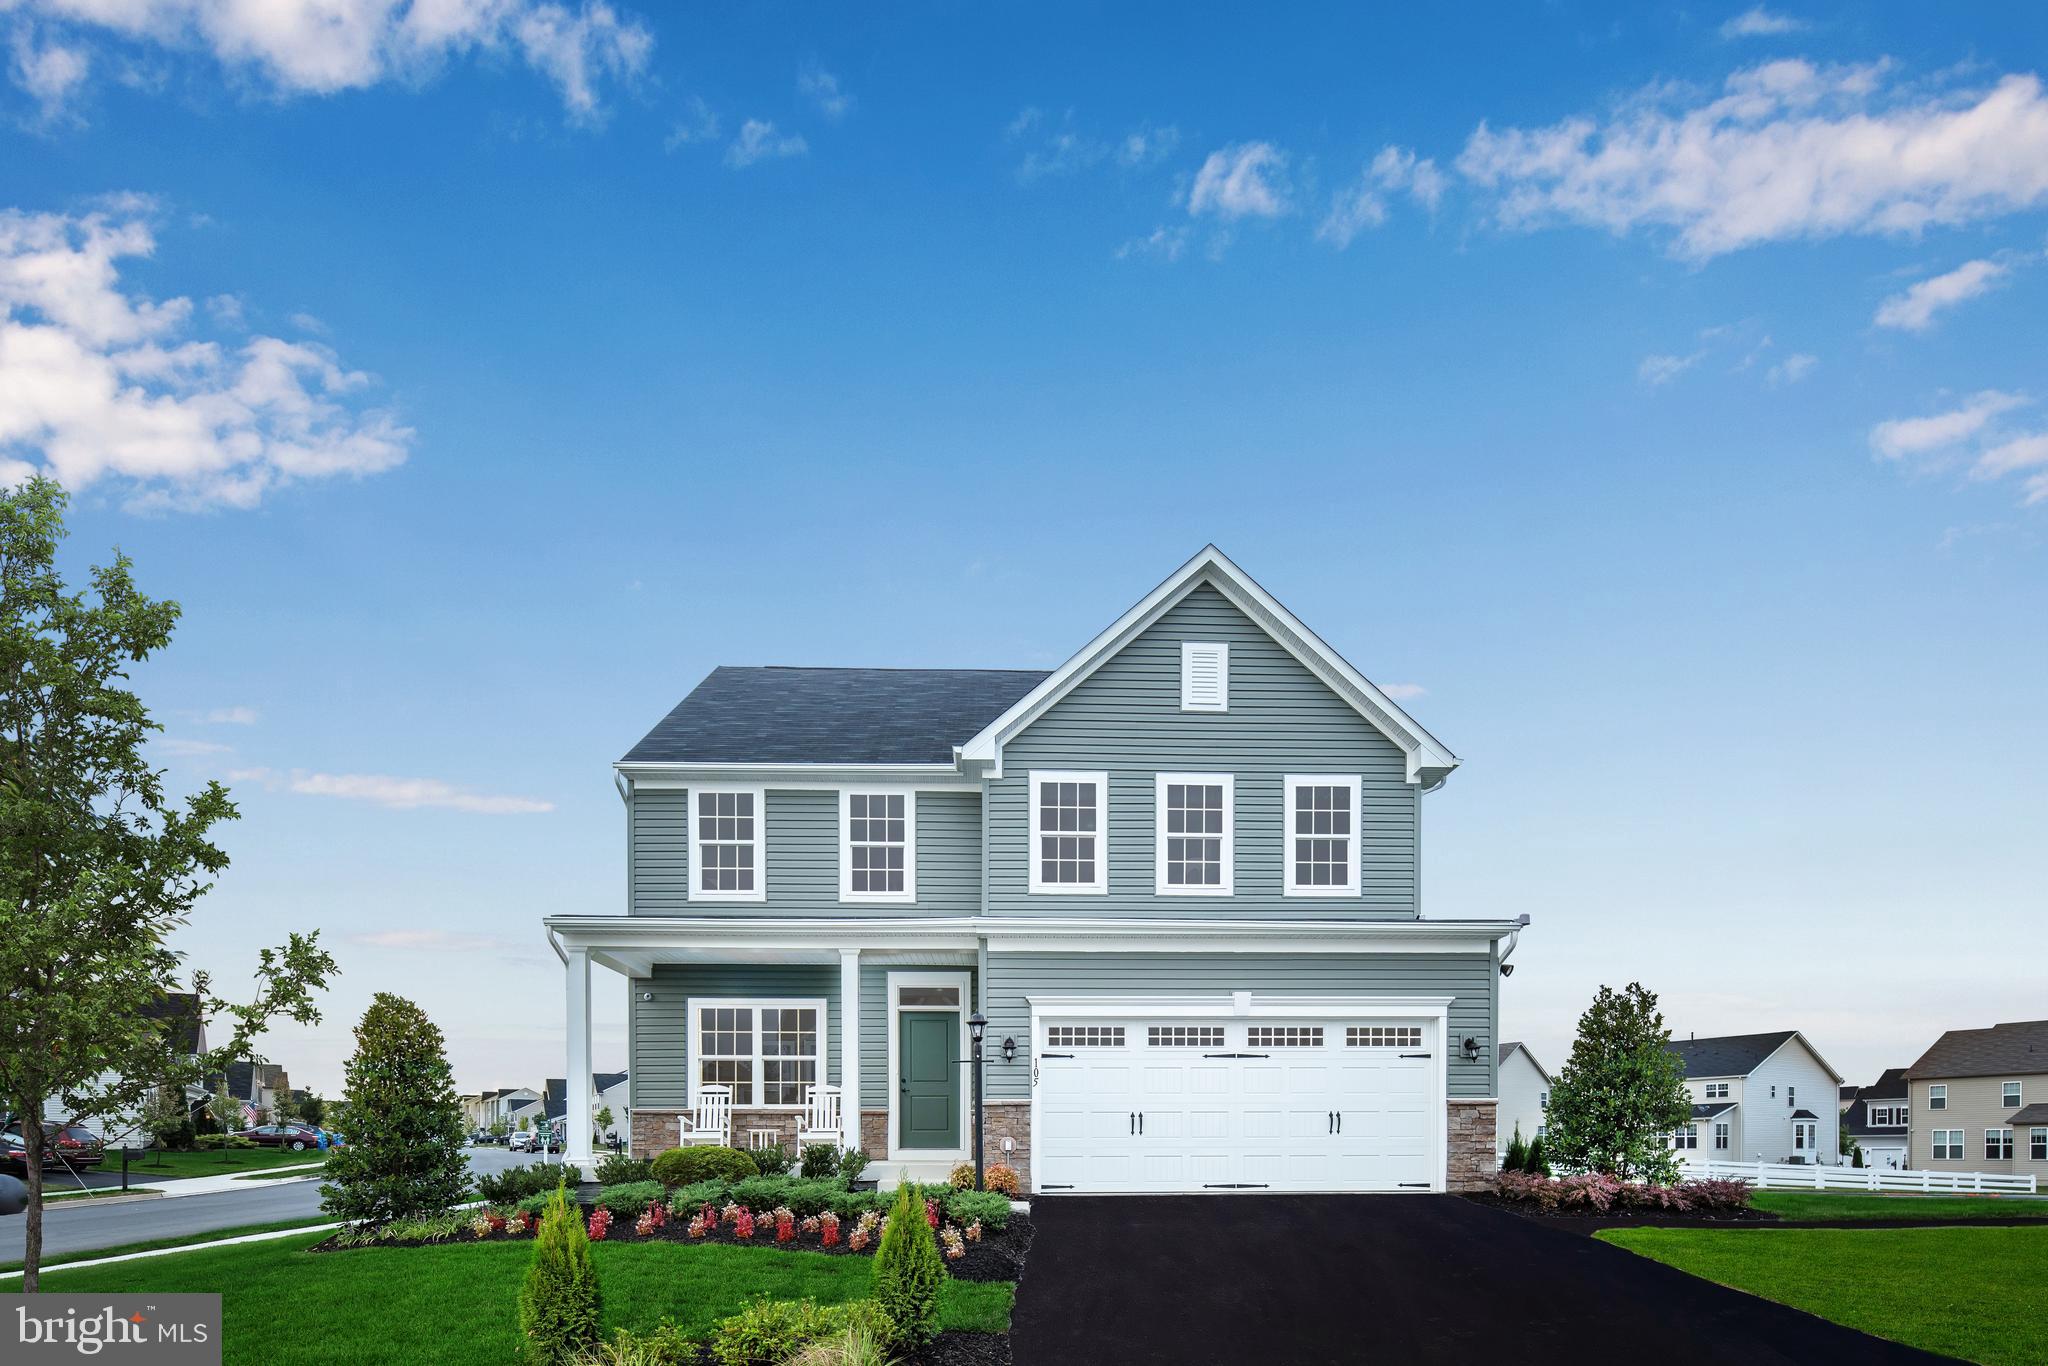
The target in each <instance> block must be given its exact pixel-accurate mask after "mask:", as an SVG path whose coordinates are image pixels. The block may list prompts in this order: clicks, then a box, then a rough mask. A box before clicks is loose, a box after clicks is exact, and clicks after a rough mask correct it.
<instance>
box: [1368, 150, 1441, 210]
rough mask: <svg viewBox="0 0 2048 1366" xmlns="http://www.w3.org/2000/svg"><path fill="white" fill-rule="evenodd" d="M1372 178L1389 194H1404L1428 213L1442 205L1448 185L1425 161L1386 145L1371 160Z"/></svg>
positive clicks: (1434, 168) (1433, 165)
mask: <svg viewBox="0 0 2048 1366" xmlns="http://www.w3.org/2000/svg"><path fill="white" fill-rule="evenodd" d="M1371 174H1372V178H1373V179H1374V180H1376V181H1378V182H1379V183H1380V184H1381V185H1383V186H1385V187H1386V188H1387V189H1389V190H1406V191H1408V193H1409V194H1411V195H1413V196H1415V198H1416V200H1417V201H1418V202H1419V203H1421V204H1422V206H1423V207H1424V208H1426V209H1428V210H1429V211H1430V212H1431V213H1435V212H1436V210H1437V206H1438V205H1439V204H1441V203H1442V202H1443V197H1444V188H1445V186H1446V184H1447V183H1448V181H1447V180H1446V178H1445V176H1444V173H1443V172H1442V171H1440V170H1438V169H1437V164H1436V162H1435V161H1434V160H1432V159H1431V158H1429V157H1417V156H1416V155H1415V153H1413V152H1411V151H1409V150H1408V149H1407V148H1405V147H1396V146H1393V145H1391V144H1390V145H1388V146H1386V147H1382V148H1381V149H1380V154H1379V155H1378V156H1376V157H1374V158H1373V159H1372V167H1371Z"/></svg>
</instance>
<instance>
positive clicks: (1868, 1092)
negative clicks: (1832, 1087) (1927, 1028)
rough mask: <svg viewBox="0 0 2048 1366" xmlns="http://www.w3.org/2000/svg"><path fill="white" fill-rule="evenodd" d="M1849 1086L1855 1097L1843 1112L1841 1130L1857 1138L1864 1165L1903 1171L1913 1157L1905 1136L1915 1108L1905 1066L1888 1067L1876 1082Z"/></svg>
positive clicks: (1884, 1169)
mask: <svg viewBox="0 0 2048 1366" xmlns="http://www.w3.org/2000/svg"><path fill="white" fill-rule="evenodd" d="M1850 1089H1851V1090H1852V1091H1853V1092H1854V1098H1853V1099H1852V1100H1851V1101H1850V1102H1849V1108H1848V1109H1847V1110H1844V1111H1843V1112H1842V1131H1843V1132H1844V1133H1846V1134H1848V1135H1849V1137H1850V1138H1852V1139H1854V1140H1856V1146H1857V1148H1858V1149H1859V1150H1861V1152H1862V1153H1863V1165H1864V1166H1866V1167H1876V1168H1877V1169H1878V1170H1880V1171H1904V1170H1905V1169H1906V1168H1907V1167H1908V1166H1909V1165H1911V1160H1912V1152H1911V1146H1910V1144H1909V1143H1908V1142H1907V1137H1906V1135H1907V1131H1908V1128H1909V1125H1908V1119H1909V1117H1910V1115H1911V1112H1912V1106H1911V1102H1910V1100H1909V1098H1908V1094H1907V1086H1906V1069H1905V1068H1903V1067H1888V1068H1886V1069H1885V1071H1884V1075H1883V1076H1881V1077H1879V1078H1878V1079H1877V1082H1876V1084H1874V1085H1871V1086H1859V1087H1852V1088H1850Z"/></svg>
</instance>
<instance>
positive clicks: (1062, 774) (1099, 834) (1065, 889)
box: [1024, 768, 1109, 896]
mask: <svg viewBox="0 0 2048 1366" xmlns="http://www.w3.org/2000/svg"><path fill="white" fill-rule="evenodd" d="M1024 782H1025V786H1024V794H1025V799H1026V800H1027V801H1029V802H1030V803H1031V810H1030V821H1029V826H1030V836H1029V838H1030V840H1031V844H1030V846H1029V848H1028V850H1027V853H1026V859H1027V862H1026V872H1027V874H1028V876H1029V877H1030V879H1031V881H1030V892H1031V894H1032V895H1034V896H1106V895H1108V893H1109V774H1108V773H1106V772H1101V771H1096V772H1084V771H1081V770H1075V769H1057V768H1040V769H1033V770H1032V771H1031V772H1030V773H1027V774H1026V775H1025V778H1024ZM1040 783H1093V784H1094V785H1095V829H1094V830H1093V831H1092V832H1088V833H1089V834H1090V835H1092V837H1093V839H1094V840H1095V880H1094V881H1093V882H1046V881H1045V880H1043V879H1042V878H1041V877H1040V876H1039V873H1040V872H1041V871H1042V868H1041V864H1040V860H1039V857H1038V847H1039V846H1038V841H1039V838H1040V835H1041V833H1042V832H1041V831H1040V830H1039V806H1038V785H1039V784H1040ZM1075 833H1076V835H1077V836H1078V835H1080V834H1081V833H1082V832H1079V831H1077V832H1075ZM1055 834H1056V835H1057V832H1055Z"/></svg>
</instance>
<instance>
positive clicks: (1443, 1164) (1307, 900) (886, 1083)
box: [546, 547, 1528, 1193]
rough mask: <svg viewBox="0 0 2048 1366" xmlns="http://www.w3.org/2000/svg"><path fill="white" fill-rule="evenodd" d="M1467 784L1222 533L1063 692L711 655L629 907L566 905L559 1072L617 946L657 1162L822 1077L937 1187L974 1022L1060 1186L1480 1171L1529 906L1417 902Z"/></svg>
mask: <svg viewBox="0 0 2048 1366" xmlns="http://www.w3.org/2000/svg"><path fill="white" fill-rule="evenodd" d="M1339 600H1341V601H1344V602H1347V603H1349V602H1355V601H1357V598H1356V594H1355V592H1354V591H1352V590H1350V589H1347V590H1345V591H1344V592H1342V593H1340V594H1339ZM1352 629H1354V630H1355V629H1356V627H1353V628H1352ZM1457 764H1458V760H1457V758H1456V757H1455V756H1454V755H1453V754H1452V753H1451V752H1450V751H1449V750H1447V749H1446V748H1445V747H1444V746H1443V745H1442V744H1440V743H1439V742H1438V741H1437V740H1435V739H1434V738H1433V737H1431V736H1430V735H1429V733H1428V732H1427V731H1425V730H1424V729H1423V728H1422V727H1421V726H1420V725H1419V724H1418V723H1417V722H1416V721H1415V720H1414V719H1413V718H1412V717H1410V716H1409V715H1408V714H1407V713H1406V712H1405V711H1404V710H1403V709H1402V708H1401V707H1400V706H1399V705H1398V704H1397V703H1395V702H1394V701H1393V700H1392V699H1391V698H1390V697H1389V696H1388V695H1387V694H1386V693H1385V692H1383V691H1382V690H1381V689H1379V688H1377V687H1375V686H1374V685H1373V684H1372V683H1371V682H1369V681H1367V680H1366V679H1365V678H1364V677H1363V676H1362V675H1361V674H1359V672H1358V671H1357V670H1356V669H1354V668H1353V667H1352V666H1351V665H1350V664H1349V663H1347V662H1345V660H1344V659H1342V658H1341V657H1340V656H1338V654H1337V653H1336V652H1335V651H1334V650H1332V649H1331V648H1330V647H1329V646H1328V645H1327V644H1325V643H1324V642H1323V641H1322V639H1321V638H1320V637H1318V636H1317V635H1316V633H1315V632H1314V631H1312V630H1310V629H1309V628H1308V626H1306V625H1305V624H1303V623H1302V622H1301V621H1299V620H1298V619H1297V618H1295V617H1294V616H1293V614H1292V613H1290V612H1289V611H1288V610H1287V609H1286V608H1285V607H1283V606H1281V605H1280V603H1279V602H1277V601H1275V600H1274V599H1273V598H1272V597H1271V596H1270V595H1269V594H1267V593H1266V591H1265V590H1264V589H1263V588H1261V587H1260V586H1259V585H1258V584H1256V583H1254V582H1253V581H1252V580H1251V578H1250V577H1249V576H1247V575H1246V574H1245V573H1244V572H1243V571H1242V570H1240V569H1239V568H1238V567H1237V566H1236V565H1234V564H1232V563H1231V562H1230V561H1229V560H1228V559H1227V558H1226V557H1225V556H1224V555H1223V554H1222V553H1221V552H1220V551H1218V550H1216V549H1215V548H1214V547H1210V548H1207V549H1205V550H1203V551H1202V552H1201V553H1200V554H1198V555H1196V556H1195V557H1194V558H1193V559H1192V560H1190V561H1188V562H1187V563H1186V564H1185V565H1183V566H1181V567H1180V568H1179V569H1178V570H1176V571H1175V572H1174V573H1173V575H1172V576H1171V577H1169V578H1168V579H1167V580H1166V581H1165V582H1164V583H1162V584H1160V585H1159V586H1158V587H1157V588H1155V589H1153V590H1152V591H1151V592H1150V593H1148V594H1146V596H1145V597H1144V598H1143V600H1141V601H1140V602H1138V603H1137V605H1136V606H1134V607H1132V608H1131V610H1130V611H1128V612H1127V613H1125V614H1124V615H1123V616H1122V617H1121V618H1119V619H1118V620H1117V621H1115V622H1114V623H1112V624H1111V625H1110V626H1109V627H1108V628H1107V629H1106V630H1104V631H1102V632H1101V633H1100V634H1099V635H1097V636H1096V637H1095V638H1094V639H1093V640H1091V641H1090V642H1089V643H1088V644H1087V645H1086V646H1085V647H1083V648H1082V649H1081V651H1080V652H1079V653H1077V654H1076V655H1074V656H1073V657H1072V658H1071V659H1069V660H1067V662H1066V663H1064V664H1062V665H1061V666H1060V667H1059V668H1057V669H1054V670H1052V671H1050V672H1046V671H1042V670H994V669H811V668H719V669H717V670H715V671H713V672H712V673H711V674H710V675H709V676H708V677H707V678H705V679H704V681H703V682H702V683H700V684H699V685H698V686H697V688H696V689H695V690H694V691H692V692H691V693H690V694H689V696H688V697H686V698H685V699H684V700H683V701H682V702H681V703H680V704H679V705H678V706H677V707H676V708H675V709H674V710H673V711H672V712H670V713H669V715H668V716H667V717H666V718H665V719H663V720H662V721H661V722H659V723H658V724H657V725H656V726H655V727H654V729H653V730H652V731H650V732H649V733H648V735H647V736H646V737H645V738H644V739H643V740H641V741H640V742H639V743H638V744H636V745H635V746H633V748H632V749H631V750H630V751H629V752H628V753H627V754H626V756H625V757H624V758H623V759H622V760H620V761H619V762H618V763H617V764H615V765H614V775H615V778H616V780H617V784H618V787H619V790H620V793H621V796H622V798H623V800H624V802H625V827H626V840H625V854H626V862H627V874H628V876H627V889H628V891H627V905H626V907H625V910H626V912H627V913H626V914H625V915H622V916H587V915H561V916H552V917H549V918H548V920H547V921H546V925H547V928H548V932H549V934H550V935H551V937H553V938H554V939H555V941H556V943H557V945H558V948H559V950H560V952H561V953H562V955H563V958H564V961H565V963H566V966H567V973H566V979H567V980H566V990H567V996H568V1017H569V1048H568V1056H569V1075H571V1076H575V1075H579V1074H586V1073H587V1072H588V1071H589V1068H590V1054H591V1034H590V1028H589V1020H590V969H591V965H592V964H597V965H600V966H603V967H606V968H610V969H612V970H614V971H616V972H619V973H621V974H623V975H624V976H625V977H626V978H627V979H628V982H627V989H628V993H629V1010H628V1034H629V1060H630V1067H631V1071H632V1076H633V1110H632V1122H631V1140H632V1146H633V1150H634V1151H635V1152H636V1153H641V1154H646V1153H650V1152H654V1151H657V1150H659V1149H663V1148H667V1147H670V1146H672V1145H673V1144H675V1142H676V1141H677V1136H678V1116H680V1115H681V1114H683V1113H685V1112H686V1111H688V1110H690V1109H691V1107H692V1106H693V1105H694V1104H695V1102H696V1101H697V1099H698V1094H699V1088H700V1087H702V1086H706V1085H713V1084H715V1085H720V1086H726V1087H729V1088H731V1090H732V1094H733V1096H734V1099H735V1107H736V1113H735V1116H734V1120H733V1128H734V1131H735V1134H734V1136H735V1138H736V1139H737V1140H738V1141H739V1142H740V1143H742V1144H743V1145H744V1144H747V1143H749V1142H752V1141H755V1140H756V1138H757V1136H760V1137H765V1138H767V1139H769V1140H771V1141H774V1140H780V1141H784V1142H787V1141H788V1140H789V1138H790V1137H791V1136H792V1135H793V1133H794V1131H795V1129H796V1126H797V1122H798V1118H799V1113H800V1107H801V1105H802V1103H803V1101H804V1099H805V1096H806V1094H807V1093H808V1092H809V1091H810V1090H811V1088H812V1087H813V1086H815V1085H819V1084H824V1085H831V1086H837V1087H839V1088H840V1089H841V1092H842V1094H843V1095H844V1096H845V1097H846V1098H847V1102H846V1104H845V1105H844V1106H843V1107H842V1112H841V1130H840V1132H841V1137H842V1140H843V1141H844V1142H845V1143H846V1144H848V1145H849V1146H853V1145H858V1146H860V1147H863V1148H865V1149H866V1151H867V1152H869V1153H870V1154H871V1155H872V1156H873V1157H874V1158H875V1159H876V1169H877V1171H878V1174H882V1175H884V1176H885V1179H890V1180H893V1179H895V1178H896V1177H897V1176H898V1174H900V1173H903V1172H909V1173H910V1174H911V1176H912V1177H913V1178H917V1179H930V1178H940V1177H943V1175H944V1173H945V1172H946V1170H947V1168H948V1167H950V1166H951V1165H952V1164H953V1163H956V1162H959V1161H963V1160H966V1159H967V1158H968V1157H969V1156H970V1151H969V1146H970V1134H971V1131H972V1129H971V1124H972V1116H971V1114H970V1104H969V1097H970V1095H971V1092H972V1087H971V1084H970V1081H969V1074H968V1067H967V1065H965V1064H963V1062H962V1060H963V1059H965V1058H967V1057H968V1050H969V1047H970V1042H969V1033H970V1017H971V1016H972V1015H975V1014H977V1013H979V1014H981V1015H984V1016H985V1017H986V1018H987V1044H986V1052H987V1062H986V1066H985V1078H986V1095H987V1105H986V1116H987V1142H986V1152H987V1156H988V1159H989V1160H990V1161H991V1162H994V1161H1007V1162H1010V1163H1012V1164H1013V1165H1015V1166H1016V1167H1018V1168H1019V1169H1020V1170H1021V1172H1022V1174H1023V1175H1024V1179H1025V1181H1026V1182H1027V1185H1028V1189H1030V1190H1032V1191H1036V1192H1040V1193H1045V1192H1058V1191H1196V1192H1200V1191H1216V1190H1240V1189H1262V1190H1266V1189H1270V1190H1392V1191H1399V1190H1444V1189H1446V1188H1470V1187H1477V1186H1479V1185H1480V1184H1482V1183H1484V1182H1485V1181H1486V1180H1487V1179H1488V1178H1489V1176H1490V1173H1491V1172H1492V1170H1493V1168H1494V1134H1495V1096H1496V1090H1495V1044H1496V1042H1497V1039H1496V1037H1495V1021H1496V1019H1497V1016H1498V999H1497V996H1498V985H1499V969H1500V967H1501V965H1502V960H1503V959H1504V958H1505V957H1506V956H1507V955H1508V954H1509V953H1510V952H1512V951H1513V947H1514V943H1515V939H1516V936H1517V935H1518V933H1519V932H1520V930H1521V929H1522V928H1523V926H1524V925H1526V924H1527V920H1528V918H1527V917H1526V916H1523V917H1520V918H1519V919H1503V918H1490V919H1473V920H1429V919H1425V918H1423V916H1422V913H1421V912H1422V906H1421V899H1420V896H1421V892H1420V871H1421V817H1422V808H1423V796H1424V794H1425V793H1428V792H1430V791H1433V790H1435V789H1436V788H1438V787H1440V786H1442V784H1443V783H1444V781H1445V779H1446V778H1448V777H1449V775H1450V773H1451V770H1452V769H1453V768H1455V767H1456V766H1457ZM571 1104H572V1106H574V1107H577V1108H579V1109H580V1108H581V1107H582V1106H584V1105H587V1104H588V1101H587V1100H586V1099H584V1098H583V1097H582V1096H581V1095H580V1094H579V1095H578V1096H573V1097H571ZM581 1120H587V1115H576V1116H572V1122H571V1123H570V1124H569V1126H568V1132H569V1139H570V1149H569V1153H568V1157H569V1158H570V1160H572V1161H582V1162H588V1161H589V1160H590V1152H589V1150H588V1142H589V1140H588V1134H589V1125H588V1124H587V1123H586V1122H575V1121H581Z"/></svg>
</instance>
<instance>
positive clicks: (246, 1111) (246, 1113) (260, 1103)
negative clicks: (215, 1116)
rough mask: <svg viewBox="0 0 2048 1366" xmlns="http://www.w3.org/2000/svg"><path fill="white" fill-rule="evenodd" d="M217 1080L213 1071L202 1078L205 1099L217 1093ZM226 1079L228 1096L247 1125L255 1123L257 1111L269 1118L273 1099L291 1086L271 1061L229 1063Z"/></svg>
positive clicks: (219, 1074) (272, 1111)
mask: <svg viewBox="0 0 2048 1366" xmlns="http://www.w3.org/2000/svg"><path fill="white" fill-rule="evenodd" d="M221 1077H222V1074H221V1073H219V1072H215V1073H213V1074H211V1075H209V1076H208V1077H207V1078H206V1094H207V1095H208V1096H212V1095H214V1094H216V1093H217V1092H218V1090H219V1088H220V1083H221ZM226 1077H227V1084H228V1095H229V1097H230V1098H232V1099H234V1100H239V1101H241V1102H242V1115H243V1118H244V1119H245V1120H246V1121H247V1122H248V1123H251V1124H254V1123H257V1122H258V1121H257V1119H256V1114H257V1112H258V1111H261V1112H262V1114H263V1115H264V1116H265V1118H266V1119H267V1118H268V1117H269V1116H271V1115H272V1114H273V1113H274V1112H275V1111H276V1109H277V1098H278V1097H279V1096H281V1095H283V1094H285V1093H286V1092H288V1091H290V1090H291V1087H292V1083H291V1076H290V1074H288V1073H287V1072H286V1071H285V1070H284V1068H283V1066H282V1065H280V1064H278V1063H274V1062H231V1063H229V1064H228V1066H227V1072H226ZM202 1103H203V1102H202Z"/></svg>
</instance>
